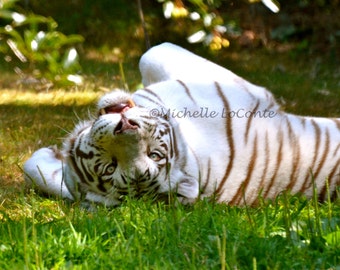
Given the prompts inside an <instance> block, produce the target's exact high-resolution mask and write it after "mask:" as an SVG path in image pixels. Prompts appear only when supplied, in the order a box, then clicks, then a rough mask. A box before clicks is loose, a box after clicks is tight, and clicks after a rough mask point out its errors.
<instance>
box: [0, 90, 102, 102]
mask: <svg viewBox="0 0 340 270" xmlns="http://www.w3.org/2000/svg"><path fill="white" fill-rule="evenodd" d="M102 94H103V93H102V92H93V91H67V90H61V89H59V90H53V91H48V92H39V93H37V92H33V91H23V90H6V89H5V90H0V105H18V106H20V105H29V106H40V105H50V106H55V105H65V106H82V105H89V104H92V103H94V102H95V101H96V100H97V99H98V97H99V96H100V95H102Z"/></svg>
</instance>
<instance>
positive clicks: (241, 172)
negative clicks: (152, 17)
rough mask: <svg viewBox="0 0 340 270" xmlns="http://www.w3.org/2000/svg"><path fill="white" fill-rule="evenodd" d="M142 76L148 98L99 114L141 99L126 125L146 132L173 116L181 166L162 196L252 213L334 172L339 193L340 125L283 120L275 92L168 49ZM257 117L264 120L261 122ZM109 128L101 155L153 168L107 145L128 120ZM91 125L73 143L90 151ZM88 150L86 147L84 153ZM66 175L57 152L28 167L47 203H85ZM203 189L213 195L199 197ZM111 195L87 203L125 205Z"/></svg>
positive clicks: (112, 98) (157, 51)
mask: <svg viewBox="0 0 340 270" xmlns="http://www.w3.org/2000/svg"><path fill="white" fill-rule="evenodd" d="M140 68H141V73H142V76H143V83H144V84H145V85H148V87H147V90H143V89H141V90H138V91H137V92H135V93H134V94H133V95H130V94H128V93H123V92H112V93H110V94H108V95H105V96H104V97H103V98H102V99H101V100H100V101H99V103H98V109H99V110H100V109H102V108H105V107H106V106H109V105H112V104H115V103H117V102H124V100H125V101H127V100H129V99H133V101H134V103H135V104H136V107H134V108H132V109H130V110H128V111H127V112H124V115H125V117H127V118H129V119H132V120H134V121H135V122H137V123H138V121H140V117H139V115H140V114H141V112H143V113H144V114H145V110H146V109H147V110H149V112H150V115H152V116H155V115H157V113H158V115H159V116H160V117H161V116H164V114H167V116H168V118H169V121H170V123H171V125H172V127H173V129H174V132H175V133H176V135H177V140H178V141H177V143H179V150H180V151H179V152H178V155H179V156H180V157H179V158H178V160H177V162H178V163H177V164H174V165H173V167H172V168H171V173H170V179H169V182H166V181H163V182H162V183H161V189H160V191H161V192H167V191H169V190H170V189H175V188H177V191H178V193H179V194H180V195H182V196H183V197H184V198H183V200H182V201H183V203H185V202H192V201H194V200H195V198H197V197H198V196H201V197H207V196H212V195H214V193H215V191H216V190H218V194H215V195H217V199H218V201H220V202H227V203H228V202H231V203H234V204H244V203H247V204H253V203H255V202H256V200H257V196H258V193H259V192H260V191H261V190H262V191H263V194H264V195H265V197H266V198H275V196H277V195H278V194H279V193H280V192H282V191H283V190H285V189H287V188H289V189H290V190H291V191H292V192H293V193H297V192H299V191H301V190H302V191H303V192H304V193H305V194H306V195H307V196H311V195H312V192H313V186H312V181H311V173H312V174H314V176H315V179H314V180H315V183H316V187H317V188H318V191H320V190H322V189H323V187H324V186H325V180H326V179H327V178H328V176H329V174H330V172H335V173H334V175H333V179H329V180H330V190H331V191H332V192H333V191H334V189H335V187H336V186H337V185H339V178H336V177H338V176H337V175H338V173H339V170H340V164H339V163H340V150H339V149H340V146H339V145H340V119H326V118H307V117H299V116H294V115H291V114H287V113H284V112H282V111H281V110H280V109H279V106H278V105H277V104H276V102H275V101H274V99H273V97H272V95H271V94H270V93H269V92H268V91H267V90H266V89H264V88H262V87H258V86H255V85H253V84H251V83H249V82H247V81H245V80H243V79H242V78H240V77H238V76H236V75H234V74H233V73H231V72H230V71H228V70H226V69H224V68H222V67H219V66H217V65H215V64H213V63H211V62H209V61H207V60H205V59H203V58H201V57H198V56H195V55H194V54H192V53H190V52H188V51H186V50H184V49H181V48H179V47H177V46H175V45H172V44H169V43H166V44H163V45H160V46H157V47H155V48H152V49H151V50H149V51H148V52H147V53H146V54H145V55H144V56H143V57H142V59H141V63H140ZM177 79H180V81H178V80H177ZM215 81H217V82H215ZM156 82H158V83H156ZM154 83H156V84H154ZM150 84H151V85H150ZM265 112H267V113H266V114H264V113H265ZM251 113H258V116H257V117H252V114H251ZM261 113H262V114H261ZM247 114H248V116H247ZM261 115H262V116H261ZM101 119H102V122H99V123H95V124H94V126H95V125H96V124H98V125H99V124H100V125H102V126H101V127H100V128H98V129H97V130H101V133H100V136H99V138H100V140H104V141H105V144H102V145H101V146H103V145H107V148H110V149H111V148H112V149H111V150H110V151H111V152H112V153H116V152H115V151H118V152H117V153H119V155H121V159H123V160H124V162H122V163H125V167H126V168H127V167H128V168H130V170H131V168H132V167H133V165H134V164H135V167H136V168H137V169H138V168H142V167H144V166H149V165H148V164H149V163H148V162H149V161H148V159H145V160H144V157H143V155H142V154H143V151H140V149H137V148H136V147H134V146H133V145H129V147H130V148H129V149H132V150H136V151H135V152H134V153H135V154H133V156H131V159H129V158H128V157H129V154H131V153H130V152H129V151H125V152H124V149H118V150H116V149H115V147H116V146H117V148H119V147H120V148H121V147H122V146H120V145H112V141H114V140H111V138H109V139H108V140H107V139H105V136H107V135H106V134H111V135H112V134H113V132H112V131H113V130H114V128H115V126H116V125H117V123H118V122H119V120H120V117H119V115H117V114H115V115H103V116H101ZM103 123H108V125H104V124H103ZM250 123H251V125H250ZM91 125H92V122H88V123H86V124H85V127H83V126H81V127H78V128H76V129H75V130H76V131H75V132H74V133H73V134H72V135H71V139H72V140H73V139H76V138H77V137H78V136H79V134H80V133H82V136H83V137H82V141H83V142H85V141H89V142H90V144H91V143H92V144H93V143H97V141H96V140H97V139H95V138H91V136H92V135H91V134H92V133H91V128H93V127H92V126H91ZM93 134H96V135H97V134H99V133H96V132H94V133H93ZM103 138H104V139H103ZM92 139H95V140H92ZM144 139H145V138H144ZM145 141H146V142H147V141H148V140H147V138H146V140H145ZM281 142H282V143H281ZM90 144H89V145H90ZM316 145H318V146H319V148H317V147H316ZM118 146H119V147H118ZM65 147H66V149H65V152H66V153H67V150H68V148H69V147H70V144H69V143H68V142H66V143H65ZM87 147H88V146H86V145H84V147H83V149H84V151H85V150H86V149H87ZM143 147H145V149H147V147H146V146H143ZM104 148H105V147H104ZM278 160H280V162H278ZM119 162H120V161H118V163H119ZM230 164H232V166H230ZM66 165H67V164H66ZM62 166H63V163H62V161H61V160H60V159H58V158H57V156H56V155H55V152H54V151H53V150H51V149H46V148H43V149H40V150H38V151H37V152H36V153H34V155H33V156H32V157H31V159H29V160H28V161H27V162H26V164H25V166H24V170H25V173H26V175H29V176H30V177H27V178H26V179H27V181H28V182H29V183H31V182H32V181H31V179H34V180H33V181H34V183H35V184H36V185H37V186H38V188H40V189H41V190H43V191H45V192H47V193H51V194H55V195H60V196H63V197H67V198H70V197H71V198H72V197H75V198H78V195H74V194H75V193H76V191H75V189H76V183H77V180H75V178H76V176H75V174H74V173H73V172H72V170H71V169H70V166H66V170H65V172H66V179H65V180H66V182H67V183H68V184H67V186H68V187H70V188H71V189H72V190H71V193H72V195H73V196H72V195H71V194H70V193H69V192H67V188H66V186H65V185H64V184H63V182H62V179H63V178H62V172H61V169H62ZM38 167H39V170H38V169H37V168H38ZM228 168H229V169H230V170H229V169H228ZM70 170H71V171H70ZM40 172H42V173H40ZM224 178H226V179H225V183H224V184H223V185H222V184H221V183H222V181H223V179H224ZM292 178H293V179H292ZM44 180H46V182H47V185H46V184H45V182H44ZM292 181H293V182H292ZM304 185H305V187H304ZM202 187H205V189H204V191H203V193H202V194H200V193H199V189H200V188H202ZM61 191H62V194H61ZM111 195H112V194H111ZM111 195H110V194H108V195H107V196H106V195H104V196H103V195H101V194H96V193H95V192H93V191H91V190H90V192H89V193H87V195H86V196H87V199H89V200H93V201H95V202H103V203H105V204H107V205H116V204H118V203H119V202H118V201H116V198H115V197H114V196H113V195H112V197H110V196H111Z"/></svg>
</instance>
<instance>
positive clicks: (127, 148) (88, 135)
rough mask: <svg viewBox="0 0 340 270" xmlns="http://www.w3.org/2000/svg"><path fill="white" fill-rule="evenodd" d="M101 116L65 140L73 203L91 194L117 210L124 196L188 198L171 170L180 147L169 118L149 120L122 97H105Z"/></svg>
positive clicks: (119, 94)
mask: <svg viewBox="0 0 340 270" xmlns="http://www.w3.org/2000/svg"><path fill="white" fill-rule="evenodd" d="M98 111H99V113H98V117H97V119H95V120H94V121H92V122H89V123H87V124H85V126H84V127H83V128H81V127H78V128H76V132H75V133H74V134H72V135H71V136H70V138H69V139H68V140H67V141H68V143H67V146H66V148H67V165H68V169H67V173H68V176H67V177H66V184H67V185H68V187H69V189H70V190H76V191H77V192H75V194H73V196H74V197H76V198H80V197H81V196H82V195H85V196H86V193H88V192H90V193H94V194H100V195H101V196H103V197H104V198H106V201H109V202H110V203H109V204H112V205H116V204H119V203H120V202H121V201H122V200H123V199H124V196H126V195H129V196H132V197H136V198H139V197H141V196H143V195H145V194H148V195H150V196H152V197H156V196H158V197H159V195H160V194H165V193H168V192H169V191H170V190H175V189H176V192H178V194H179V195H181V196H186V192H185V191H183V188H178V185H179V184H180V182H181V181H180V180H178V179H183V177H179V176H180V174H181V173H180V172H179V171H177V172H176V169H175V168H172V167H173V164H174V154H175V153H174V151H173V149H174V147H173V146H174V144H175V143H176V142H174V134H173V127H172V125H171V122H170V121H168V119H167V118H166V117H162V116H158V117H154V116H151V115H150V112H149V110H148V109H147V108H143V107H138V106H135V105H134V103H133V102H132V101H131V98H130V96H129V95H128V94H124V93H123V94H122V92H120V91H117V92H113V93H112V94H109V95H106V96H104V97H103V98H102V99H101V100H100V101H99V103H98ZM171 179H175V180H171ZM189 182H190V181H189ZM184 183H185V184H187V183H188V180H187V178H185V180H184ZM185 184H184V185H185ZM184 189H185V188H184ZM190 192H191V191H190Z"/></svg>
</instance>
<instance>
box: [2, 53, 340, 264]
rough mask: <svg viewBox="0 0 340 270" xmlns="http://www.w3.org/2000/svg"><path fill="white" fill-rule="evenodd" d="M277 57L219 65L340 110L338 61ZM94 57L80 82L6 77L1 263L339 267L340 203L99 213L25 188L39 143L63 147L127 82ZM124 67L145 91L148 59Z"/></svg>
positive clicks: (299, 201) (282, 200)
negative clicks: (34, 82) (65, 84)
mask: <svg viewBox="0 0 340 270" xmlns="http://www.w3.org/2000/svg"><path fill="white" fill-rule="evenodd" d="M275 57H276V58H275V59H273V55H272V54H270V53H255V54H254V53H249V52H244V53H242V54H236V55H232V54H231V55H228V56H227V57H226V58H225V59H223V58H221V59H220V63H222V64H223V65H224V66H228V67H231V69H232V70H233V71H235V72H237V73H238V74H241V75H242V76H244V77H246V78H248V79H250V80H251V81H253V82H255V83H257V84H261V85H265V86H267V87H268V88H269V89H271V90H272V91H273V92H274V94H275V96H276V97H277V98H278V99H279V100H284V101H285V104H284V107H286V108H287V109H288V110H289V111H291V112H294V113H300V114H310V115H312V114H313V115H326V116H339V115H340V109H339V103H338V100H339V98H338V97H339V78H340V74H339V69H338V68H335V67H334V65H333V64H332V63H328V62H327V61H323V62H320V63H319V64H317V65H318V68H317V69H316V68H314V67H313V66H312V64H313V62H312V61H311V60H310V59H307V58H302V60H299V59H298V58H294V57H293V56H289V55H276V56H275ZM273 62H275V64H274V65H276V64H281V65H283V66H284V67H285V71H282V70H281V69H277V68H275V67H273ZM84 64H85V68H84V69H85V73H86V74H87V76H88V78H87V82H88V84H86V85H85V86H84V87H82V88H81V89H73V90H69V91H63V90H50V91H40V92H38V91H33V90H27V89H26V88H24V87H23V86H20V87H18V88H15V87H14V86H13V84H9V83H7V82H9V81H11V79H10V77H7V78H6V83H4V82H1V81H0V84H1V83H2V86H3V89H0V115H1V116H0V269H337V270H339V269H340V201H339V199H337V200H336V201H333V202H331V201H327V202H325V203H322V204H320V203H318V202H316V201H315V200H306V199H304V198H302V197H297V196H293V197H291V196H289V195H285V194H284V195H282V196H281V197H279V198H278V199H277V200H276V201H274V202H261V203H260V205H259V206H257V207H255V208H247V207H245V208H240V207H232V206H227V205H218V204H215V203H213V202H209V201H202V202H199V203H197V204H195V205H193V206H180V205H176V204H170V205H164V204H162V203H151V202H149V201H147V200H145V201H144V200H143V201H136V200H131V201H130V200H129V199H128V200H127V201H126V202H125V203H124V204H123V205H122V206H121V207H118V208H115V209H105V208H104V207H101V206H98V207H97V211H95V212H89V211H86V210H84V209H82V208H81V207H79V205H77V204H70V203H67V202H64V201H61V200H57V199H53V198H44V197H41V196H39V195H37V194H35V193H34V191H32V190H25V188H24V182H23V177H22V171H21V167H22V164H23V162H24V161H25V160H26V159H27V158H28V157H29V156H30V155H31V154H32V153H33V151H35V150H36V149H38V148H39V147H43V146H47V145H53V144H57V145H59V146H60V144H61V142H62V139H63V137H65V136H66V135H67V132H69V131H70V130H72V128H73V127H74V124H75V123H76V122H77V121H78V119H86V118H87V117H88V115H89V114H91V113H92V112H93V109H94V106H93V104H94V103H95V100H96V98H97V97H98V96H99V95H100V94H101V93H102V92H101V91H100V90H99V89H103V88H112V87H121V85H124V82H123V81H122V78H121V74H120V73H119V65H118V64H113V65H114V67H113V71H112V70H111V69H110V64H107V63H96V62H95V61H92V60H88V61H87V62H85V63H84ZM123 64H124V70H125V77H126V79H127V81H128V83H129V87H130V89H134V87H135V86H136V85H137V84H138V80H139V78H140V77H139V75H138V74H137V64H136V62H132V63H123ZM314 65H316V64H315V63H314ZM302 67H305V68H304V69H303V68H302ZM315 69H316V70H317V71H315ZM315 72H316V75H315ZM117 74H118V75H117ZM8 76H10V75H8ZM6 85H9V86H10V87H7V88H5V87H6ZM322 89H323V90H327V91H328V92H329V93H328V94H327V95H325V94H324V93H326V92H319V90H322ZM320 93H321V94H320Z"/></svg>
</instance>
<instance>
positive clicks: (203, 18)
mask: <svg viewBox="0 0 340 270" xmlns="http://www.w3.org/2000/svg"><path fill="white" fill-rule="evenodd" d="M158 1H159V2H161V3H163V14H164V17H165V18H167V19H170V18H173V19H183V18H187V19H189V20H191V21H192V23H196V24H197V26H198V27H196V28H197V29H196V30H195V32H194V33H192V34H191V35H190V36H188V38H187V40H188V42H189V43H200V42H202V43H203V44H205V45H207V46H209V47H210V49H211V50H220V49H221V48H223V47H228V46H229V45H230V41H229V40H228V39H227V37H226V36H225V34H226V33H227V32H228V34H229V35H239V30H238V27H237V24H236V23H235V21H233V20H228V19H227V20H226V18H225V17H224V16H223V15H221V13H219V12H218V8H219V7H220V6H221V5H222V1H220V0H187V1H184V0H183V1H182V0H174V1H170V0H158ZM248 2H249V3H255V2H262V3H263V4H264V5H265V6H267V7H268V8H269V9H270V10H271V11H273V12H275V13H276V12H278V11H279V9H280V5H279V3H278V2H277V1H276V0H248Z"/></svg>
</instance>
